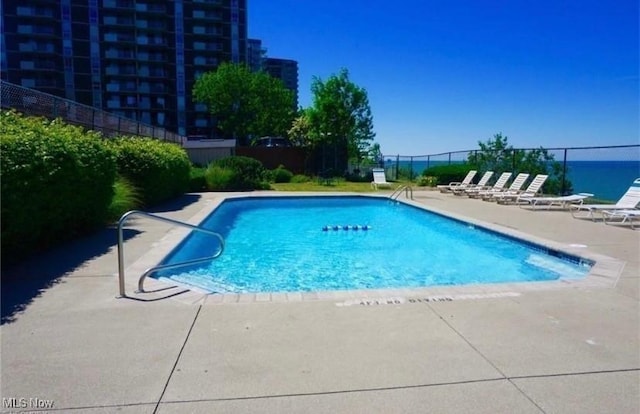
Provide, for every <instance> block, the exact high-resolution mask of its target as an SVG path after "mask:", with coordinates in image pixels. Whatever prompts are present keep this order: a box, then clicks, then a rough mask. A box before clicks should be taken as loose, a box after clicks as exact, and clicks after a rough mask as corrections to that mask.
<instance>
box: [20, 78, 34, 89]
mask: <svg viewBox="0 0 640 414" xmlns="http://www.w3.org/2000/svg"><path fill="white" fill-rule="evenodd" d="M20 84H21V85H22V86H24V87H25V88H35V87H36V80H35V79H33V78H22V80H21V82H20Z"/></svg>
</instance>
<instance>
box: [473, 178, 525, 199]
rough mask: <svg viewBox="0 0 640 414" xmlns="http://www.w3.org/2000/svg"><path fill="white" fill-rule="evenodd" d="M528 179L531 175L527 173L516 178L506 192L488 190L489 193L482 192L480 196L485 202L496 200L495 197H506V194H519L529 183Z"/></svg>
mask: <svg viewBox="0 0 640 414" xmlns="http://www.w3.org/2000/svg"><path fill="white" fill-rule="evenodd" d="M527 178H529V174H527V173H520V174H518V175H517V176H516V178H515V179H514V180H513V182H512V183H511V185H510V186H509V188H507V189H506V190H492V189H490V190H487V191H480V193H479V194H478V195H479V196H480V197H482V199H483V200H484V201H493V200H495V198H494V197H496V196H499V195H504V194H516V195H517V194H518V193H519V192H520V189H521V188H522V186H523V185H524V183H525V182H526V181H527Z"/></svg>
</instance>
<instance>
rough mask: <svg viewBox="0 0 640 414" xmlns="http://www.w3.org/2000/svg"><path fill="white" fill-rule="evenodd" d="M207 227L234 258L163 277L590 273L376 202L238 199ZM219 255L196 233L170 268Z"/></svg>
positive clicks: (399, 279)
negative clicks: (219, 238) (221, 237)
mask: <svg viewBox="0 0 640 414" xmlns="http://www.w3.org/2000/svg"><path fill="white" fill-rule="evenodd" d="M202 225H203V226H205V227H206V228H209V229H212V230H215V231H217V232H219V233H221V234H222V235H223V237H224V238H225V239H226V244H225V251H224V253H223V254H222V255H221V256H220V257H219V258H217V259H215V260H213V261H211V262H207V263H205V264H203V265H194V266H191V267H188V268H179V269H178V270H176V269H174V270H167V271H163V272H161V273H159V274H158V275H155V277H159V278H168V279H171V280H174V281H176V282H180V283H184V284H187V285H191V286H194V287H196V288H199V289H202V290H206V291H208V292H220V293H224V292H293V291H321V290H352V289H379V288H398V287H423V286H434V285H463V284H472V283H499V282H518V281H548V280H555V279H558V278H560V277H562V278H580V277H583V276H584V275H585V274H586V273H587V272H588V271H589V268H590V266H589V264H587V263H586V262H583V261H581V260H579V259H577V258H572V257H558V255H555V256H554V255H553V254H548V251H547V249H544V248H541V247H537V246H534V245H531V244H527V243H523V242H520V241H517V240H513V239H510V238H508V237H504V236H500V235H498V234H496V233H493V232H490V231H486V230H483V229H479V228H476V227H473V226H470V225H468V224H466V223H463V222H459V221H456V220H452V219H449V218H446V217H442V216H440V215H437V214H434V213H430V212H427V211H424V210H422V209H419V208H416V207H413V206H410V205H407V204H403V203H392V202H390V201H389V200H387V199H380V198H373V197H359V196H354V197H268V198H263V197H261V198H251V197H249V198H241V199H230V200H226V201H225V202H223V203H222V204H221V205H220V206H219V207H218V208H217V209H216V210H215V211H214V212H213V213H212V214H211V215H210V216H209V217H208V218H207V219H206V220H205V221H204V222H203V223H202ZM364 225H366V226H368V227H369V229H368V230H362V229H361V227H362V226H364ZM334 226H340V227H341V229H340V230H333V227H334ZM345 226H350V229H349V230H343V229H342V228H344V227H345ZM353 226H359V227H360V229H359V230H353V229H352V227H353ZM325 227H329V228H330V229H329V230H324V228H325ZM217 248H218V245H217V242H216V240H215V239H213V238H212V237H210V236H207V235H206V234H202V233H193V234H191V235H190V236H189V237H188V238H187V239H185V241H183V243H181V245H180V246H179V247H178V248H176V249H175V250H174V251H173V252H172V253H171V254H170V255H169V256H168V258H167V259H166V260H165V261H164V263H177V262H182V261H186V260H191V259H196V258H200V257H205V256H207V255H211V254H212V253H213V252H215V251H216V249H217Z"/></svg>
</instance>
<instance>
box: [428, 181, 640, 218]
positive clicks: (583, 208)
mask: <svg viewBox="0 0 640 414" xmlns="http://www.w3.org/2000/svg"><path fill="white" fill-rule="evenodd" d="M476 174H477V171H475V170H472V171H469V173H468V174H467V176H466V177H465V178H464V179H463V180H462V181H461V182H452V183H449V184H446V185H439V186H438V187H437V188H438V190H440V191H441V192H443V193H452V194H454V195H456V196H468V197H469V198H481V199H483V200H485V201H496V202H497V203H499V204H511V203H513V204H517V205H519V206H521V207H523V208H529V209H533V210H535V209H538V208H546V209H550V208H552V207H556V208H560V209H564V210H567V209H568V210H570V211H571V214H572V215H573V217H575V218H588V219H591V220H594V221H595V220H597V219H599V218H601V219H602V220H603V221H604V223H606V224H611V223H629V224H630V225H631V228H632V229H633V228H635V226H634V221H635V220H639V219H640V209H638V206H639V204H640V178H638V179H636V180H635V181H634V182H633V184H632V185H631V186H630V187H629V189H628V190H627V192H626V193H625V194H624V195H623V196H622V197H621V198H620V199H619V200H618V201H617V202H616V203H615V204H584V201H585V200H586V199H587V198H589V197H593V196H594V195H593V194H591V193H577V194H571V195H567V196H557V197H556V196H542V195H540V194H539V193H540V192H541V190H542V186H543V185H544V183H545V181H546V180H547V178H548V176H547V175H545V174H538V175H536V176H535V177H534V178H533V180H532V181H531V182H530V183H529V185H528V187H527V188H526V189H525V190H522V187H523V186H524V183H525V182H526V181H527V179H528V178H529V174H526V173H520V174H518V175H517V176H516V178H515V179H514V180H513V181H512V183H511V185H510V186H509V187H508V188H505V187H506V184H507V182H508V181H509V179H510V178H511V175H512V174H511V173H510V172H505V173H502V174H501V175H500V177H499V178H498V179H497V180H496V182H495V184H494V185H493V186H487V183H488V182H489V180H490V179H491V177H492V176H493V174H494V173H493V171H487V172H485V173H484V174H483V175H482V177H481V178H480V180H479V181H478V183H477V184H473V183H472V181H473V178H474V177H475V175H476Z"/></svg>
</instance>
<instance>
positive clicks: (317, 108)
mask: <svg viewBox="0 0 640 414" xmlns="http://www.w3.org/2000/svg"><path fill="white" fill-rule="evenodd" d="M311 92H312V93H313V106H312V107H311V108H309V109H308V112H307V115H308V117H309V124H310V129H311V136H312V139H313V143H314V146H315V147H316V148H317V149H319V152H320V154H321V156H320V158H321V166H322V169H327V168H332V169H333V170H334V172H343V171H345V170H346V169H347V165H348V161H349V159H355V160H358V161H360V160H361V159H362V158H363V157H364V156H365V155H366V153H367V150H368V147H369V145H370V142H371V141H372V140H373V138H374V137H375V133H374V131H373V116H372V114H371V108H370V107H369V98H368V96H367V91H366V90H365V89H364V88H361V87H359V86H357V85H356V84H355V83H353V82H352V81H351V80H349V72H348V71H347V69H342V70H341V71H340V72H339V73H338V74H337V75H332V76H331V77H329V79H327V80H326V81H323V80H322V79H320V78H317V77H314V79H313V82H312V85H311Z"/></svg>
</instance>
